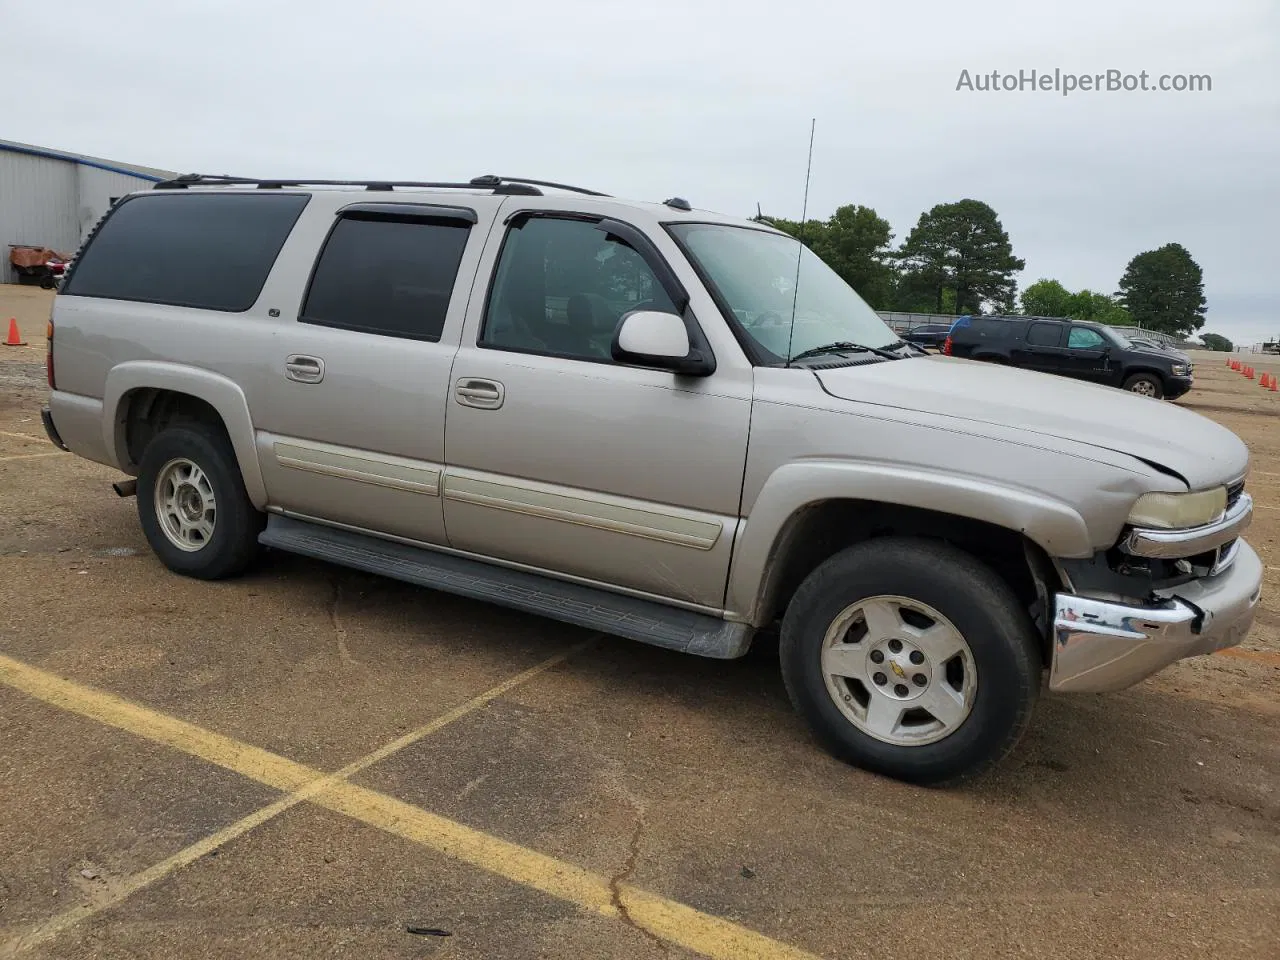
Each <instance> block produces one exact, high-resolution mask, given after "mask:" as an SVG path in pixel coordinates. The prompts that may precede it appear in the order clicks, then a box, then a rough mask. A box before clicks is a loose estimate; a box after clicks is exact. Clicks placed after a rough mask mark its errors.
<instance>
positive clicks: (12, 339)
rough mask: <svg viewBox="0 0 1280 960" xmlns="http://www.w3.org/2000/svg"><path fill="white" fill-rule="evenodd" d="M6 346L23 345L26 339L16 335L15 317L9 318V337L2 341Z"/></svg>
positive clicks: (16, 324) (25, 343)
mask: <svg viewBox="0 0 1280 960" xmlns="http://www.w3.org/2000/svg"><path fill="white" fill-rule="evenodd" d="M4 345H5V346H6V347H25V346H26V345H27V341H25V340H23V339H22V337H21V336H19V335H18V321H17V318H15V317H10V318H9V339H8V340H6V341H5V342H4Z"/></svg>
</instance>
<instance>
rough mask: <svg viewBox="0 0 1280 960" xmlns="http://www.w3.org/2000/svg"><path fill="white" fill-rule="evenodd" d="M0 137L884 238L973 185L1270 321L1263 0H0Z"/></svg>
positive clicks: (1102, 261) (1216, 302)
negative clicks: (1021, 76) (1142, 76)
mask: <svg viewBox="0 0 1280 960" xmlns="http://www.w3.org/2000/svg"><path fill="white" fill-rule="evenodd" d="M0 6H2V7H3V8H4V9H3V16H2V18H0V30H2V31H3V35H4V40H5V42H4V43H2V44H0V48H2V49H3V51H4V56H3V62H4V67H5V75H6V76H7V77H8V78H9V83H8V84H7V89H8V91H9V94H8V95H7V96H6V97H5V98H4V99H3V101H0V137H3V138H5V139H12V140H20V141H25V142H28V143H35V144H39V145H41V146H46V147H53V148H58V149H65V150H72V151H76V152H82V153H88V154H93V155H97V156H104V157H110V158H113V159H116V160H121V161H126V162H132V163H139V164H146V165H151V166H157V167H162V168H166V169H172V170H178V171H184V172H186V171H200V172H206V173H237V174H244V175H247V176H316V177H319V176H338V177H386V178H393V177H399V178H403V179H435V178H439V179H455V178H456V179H469V178H470V177H472V176H476V175H478V174H481V173H491V172H492V173H499V174H502V175H507V176H528V177H538V178H542V179H549V180H561V181H566V182H570V183H579V184H582V185H584V186H590V187H595V188H596V189H600V190H604V191H606V192H608V193H612V194H616V195H619V196H630V197H635V198H642V199H658V200H661V199H665V198H666V197H668V196H671V195H673V194H674V195H678V196H683V197H686V198H687V199H689V200H690V201H691V202H692V203H693V204H694V205H695V206H698V207H703V208H709V209H715V210H720V211H723V212H728V213H739V214H742V215H751V214H753V213H754V212H755V207H756V202H757V201H759V202H760V203H761V205H762V206H763V208H764V211H765V212H766V213H771V214H774V215H777V216H787V217H799V216H800V210H801V200H802V197H803V190H804V166H805V156H806V151H807V148H808V136H809V121H810V118H811V117H816V119H817V136H816V141H815V147H814V165H813V179H812V184H811V187H810V196H809V214H810V216H818V217H825V216H826V215H828V214H829V213H830V212H831V211H832V210H833V209H834V208H835V207H836V206H838V205H839V204H842V203H861V204H865V205H867V206H871V207H874V208H875V209H876V210H877V211H878V212H879V213H880V215H881V216H883V217H885V218H886V219H888V220H889V222H890V223H891V224H892V225H893V230H894V234H895V242H897V241H900V240H902V239H903V238H905V237H906V235H907V233H908V232H909V231H910V229H911V227H912V226H913V225H914V223H915V221H916V219H917V218H918V217H919V215H920V213H921V212H922V211H924V210H926V209H928V208H929V207H931V206H933V205H934V204H936V203H942V202H949V201H954V200H959V199H962V198H965V197H972V198H976V199H980V200H984V201H986V202H987V203H989V204H991V205H992V206H993V207H994V208H995V210H996V212H997V213H998V214H999V215H1000V217H1001V219H1002V221H1003V223H1004V226H1005V228H1006V229H1007V230H1008V231H1009V233H1010V236H1011V239H1012V241H1013V245H1014V252H1015V253H1016V254H1018V255H1019V256H1021V257H1024V258H1025V259H1026V261H1027V269H1026V271H1025V273H1024V274H1023V276H1022V277H1021V278H1020V283H1019V287H1020V289H1021V288H1022V287H1025V286H1026V285H1027V284H1028V283H1030V282H1032V281H1034V280H1035V279H1037V278H1039V277H1044V276H1048V277H1055V278H1057V279H1059V280H1061V281H1062V282H1063V283H1064V284H1066V285H1067V286H1068V287H1069V288H1071V289H1078V288H1080V287H1086V286H1087V287H1089V288H1091V289H1094V290H1100V291H1102V292H1106V293H1112V292H1114V291H1115V289H1116V284H1117V282H1118V280H1119V278H1120V275H1121V273H1122V272H1123V270H1124V267H1125V264H1126V263H1127V262H1128V260H1129V258H1130V257H1132V256H1133V255H1134V254H1135V253H1138V252H1140V251H1142V250H1147V249H1152V248H1154V247H1157V246H1160V245H1161V244H1164V243H1167V242H1169V241H1175V240H1176V241H1178V242H1180V243H1182V244H1183V245H1184V246H1186V247H1187V248H1188V249H1189V250H1190V251H1191V254H1192V256H1193V257H1195V258H1196V260H1197V261H1198V262H1199V263H1200V265H1201V266H1202V267H1203V268H1204V271H1205V289H1206V296H1207V298H1208V301H1209V311H1208V322H1207V324H1206V326H1205V328H1204V329H1205V330H1206V331H1216V332H1220V333H1223V334H1226V335H1227V336H1229V337H1232V338H1233V339H1238V340H1243V341H1244V342H1252V341H1254V340H1259V339H1262V338H1264V337H1270V336H1276V335H1280V305H1278V304H1277V301H1276V298H1277V286H1276V282H1275V279H1276V268H1277V265H1278V263H1280V239H1278V238H1277V237H1278V230H1280V227H1278V226H1277V212H1278V211H1280V3H1277V2H1276V0H1214V2H1208V0H1162V2H1158V3H1157V2H1155V0H1069V2H1059V0H1040V2H1036V3H1031V2H1027V0H1023V2H1013V0H968V2H965V3H956V2H947V0H914V2H900V3H897V4H894V5H890V4H880V3H857V4H852V3H850V4H845V5H839V4H836V3H833V2H829V0H826V2H817V0H786V2H774V3H767V4H766V3H762V2H759V0H738V2H733V3H730V2H721V3H711V2H706V0H685V2H683V3H677V2H673V0H645V2H638V0H629V2H616V0H589V2H588V0H543V2H541V3H515V2H512V0H488V2H483V3H441V2H439V0H420V2H417V3H413V2H408V0H400V2H396V0H364V2H360V3H342V4H339V3H335V2H332V0H311V2H308V3H303V2H297V0H287V2H286V0H256V2H246V0H222V2H220V3H217V4H201V5H189V4H188V5H183V4H173V3H161V2H158V0H116V2H113V3H102V2H99V0H63V2H60V3H58V4H56V5H54V6H52V7H50V6H49V5H48V4H39V3H17V2H12V3H6V4H2V5H0ZM1055 68H1059V69H1061V70H1063V71H1064V72H1073V73H1077V74H1088V73H1094V72H1104V71H1106V70H1107V69H1111V68H1114V69H1118V70H1120V71H1122V72H1125V73H1135V74H1136V73H1138V72H1140V71H1142V70H1146V71H1148V72H1149V73H1150V74H1151V75H1152V77H1153V79H1154V78H1155V77H1158V76H1159V75H1160V74H1162V73H1183V74H1188V73H1196V74H1209V75H1211V77H1212V81H1213V89H1212V91H1211V92H1207V93H1206V92H1200V93H1161V92H1146V93H1144V92H1134V93H1124V92H1116V93H1108V92H1101V93H1099V92H1079V91H1078V92H1076V93H1074V94H1072V95H1070V96H1067V97H1063V96H1062V95H1061V94H1060V93H1053V92H1034V93H1033V92H1012V93H1010V92H997V93H981V92H967V91H960V92H957V90H956V84H957V81H958V79H959V77H960V73H961V70H963V69H968V70H969V71H970V73H972V74H978V73H984V72H985V73H990V71H992V70H999V71H1001V72H1002V73H1017V72H1018V71H1019V70H1027V71H1030V70H1031V69H1036V70H1039V71H1041V72H1044V71H1048V72H1050V73H1051V72H1052V71H1053V70H1054V69H1055Z"/></svg>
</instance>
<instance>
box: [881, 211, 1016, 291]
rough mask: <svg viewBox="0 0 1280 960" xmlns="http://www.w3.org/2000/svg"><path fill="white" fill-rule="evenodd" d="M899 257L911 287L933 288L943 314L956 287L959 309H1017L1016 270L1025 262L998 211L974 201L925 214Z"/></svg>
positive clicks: (899, 253)
mask: <svg viewBox="0 0 1280 960" xmlns="http://www.w3.org/2000/svg"><path fill="white" fill-rule="evenodd" d="M897 258H898V260H899V261H900V262H901V264H902V266H903V273H904V275H905V276H906V277H909V278H910V279H909V280H908V282H907V287H908V288H909V289H927V290H929V291H930V292H931V293H932V295H933V306H934V309H935V310H936V312H938V313H941V312H942V306H943V301H944V293H945V291H946V290H948V289H950V290H953V291H955V310H956V311H957V312H958V313H981V312H982V310H983V307H984V306H985V305H990V306H992V307H994V308H996V309H998V310H1003V311H1009V310H1012V309H1013V305H1014V299H1015V296H1016V293H1017V281H1016V280H1015V279H1014V274H1015V273H1017V272H1018V271H1019V270H1021V269H1022V268H1023V267H1025V266H1026V261H1024V260H1022V259H1021V258H1019V257H1016V256H1014V254H1013V245H1012V244H1011V243H1010V242H1009V234H1008V233H1007V232H1006V231H1005V229H1004V227H1003V226H1002V225H1001V223H1000V218H999V217H998V216H996V212H995V210H993V209H992V208H991V207H990V206H988V205H987V204H985V203H983V202H982V201H980V200H970V199H965V200H960V201H958V202H956V203H942V204H938V205H937V206H935V207H933V208H932V209H931V210H928V211H927V212H925V213H922V214H921V215H920V220H919V221H918V222H917V223H916V225H915V227H914V228H912V230H911V233H910V234H908V235H907V239H906V241H905V242H904V243H903V245H902V248H901V249H900V250H899V251H898V253H897Z"/></svg>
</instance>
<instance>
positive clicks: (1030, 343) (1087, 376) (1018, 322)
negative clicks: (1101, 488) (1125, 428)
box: [942, 316, 1193, 400]
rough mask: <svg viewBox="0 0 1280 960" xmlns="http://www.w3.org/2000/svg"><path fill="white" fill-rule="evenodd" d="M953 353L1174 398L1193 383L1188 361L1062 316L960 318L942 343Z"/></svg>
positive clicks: (1102, 326) (945, 350) (1110, 330)
mask: <svg viewBox="0 0 1280 960" xmlns="http://www.w3.org/2000/svg"><path fill="white" fill-rule="evenodd" d="M942 352H943V353H944V354H947V355H948V356H952V357H966V358H968V359H971V360H985V361H988V362H990V363H1002V364H1006V365H1008V366H1011V367H1021V368H1023V369H1025V370H1038V371H1040V372H1042V373H1053V374H1057V375H1059V376H1063V377H1072V378H1074V379H1076V380H1090V381H1093V382H1094V383H1101V384H1105V385H1107V386H1110V387H1120V388H1121V389H1124V390H1129V391H1131V392H1133V393H1138V394H1142V395H1143V396H1148V397H1155V398H1157V399H1159V398H1166V399H1169V400H1175V399H1177V398H1178V397H1180V396H1182V395H1183V394H1185V393H1186V392H1187V391H1188V390H1190V389H1191V386H1192V382H1193V381H1192V367H1193V364H1191V362H1190V361H1189V360H1184V359H1182V358H1180V357H1179V356H1178V355H1176V354H1172V353H1169V352H1167V351H1162V350H1159V349H1154V348H1151V347H1146V346H1141V345H1138V344H1134V343H1130V342H1129V340H1127V339H1126V338H1125V337H1124V335H1123V334H1121V333H1119V332H1118V331H1116V330H1115V329H1113V328H1111V327H1108V326H1106V325H1105V324H1101V323H1082V322H1078V321H1074V320H1064V319H1062V318H1059V317H1000V316H994V317H960V318H959V319H957V320H956V322H955V323H954V324H952V326H951V332H950V333H949V334H948V335H947V339H946V340H945V341H944V342H943V344H942Z"/></svg>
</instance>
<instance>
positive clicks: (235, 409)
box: [102, 360, 267, 510]
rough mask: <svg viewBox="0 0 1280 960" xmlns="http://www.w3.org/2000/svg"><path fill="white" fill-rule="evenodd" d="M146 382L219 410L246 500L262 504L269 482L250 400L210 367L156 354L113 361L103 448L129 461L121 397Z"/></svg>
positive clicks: (105, 405)
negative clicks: (264, 476)
mask: <svg viewBox="0 0 1280 960" xmlns="http://www.w3.org/2000/svg"><path fill="white" fill-rule="evenodd" d="M145 387H149V388H152V389H155V390H171V391H173V392H174V393H185V394H188V395H189V396H192V397H195V398H197V399H199V400H203V401H204V402H205V403H207V404H209V406H211V407H213V409H214V410H216V411H217V412H218V415H219V416H220V417H221V418H222V423H223V425H224V426H225V427H226V430H227V435H228V436H229V437H230V439H231V447H232V449H233V450H234V451H235V454H236V461H237V463H238V464H239V466H240V475H241V476H242V477H243V478H244V486H245V491H246V492H247V493H248V495H249V500H250V501H251V502H252V503H253V505H254V507H256V508H257V509H259V510H261V509H263V508H265V507H266V505H267V488H266V485H265V484H264V483H263V480H262V469H261V467H260V466H259V464H258V454H257V451H256V449H255V448H254V429H253V419H252V418H251V417H250V415H249V403H248V401H247V400H246V399H245V396H244V391H242V390H241V389H240V387H239V386H237V385H236V383H235V382H234V381H233V380H229V379H228V378H226V377H224V376H222V375H220V374H217V373H212V372H210V371H208V370H201V369H199V368H198V367H189V366H185V365H183V364H180V363H167V362H164V361H156V360H138V361H131V362H128V363H122V364H119V365H117V366H115V367H112V369H111V372H110V373H109V374H108V375H107V386H106V390H105V392H104V394H103V398H102V400H103V403H102V409H103V411H104V412H108V413H109V414H110V415H109V416H105V417H103V431H104V435H103V442H104V444H105V446H106V449H107V450H111V451H114V453H115V457H116V462H117V463H120V464H129V463H130V458H129V450H128V444H127V442H126V441H127V438H126V433H125V422H124V421H125V415H126V414H127V412H128V411H127V404H126V403H125V398H126V396H127V395H128V394H129V392H130V391H131V390H138V389H141V388H145Z"/></svg>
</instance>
